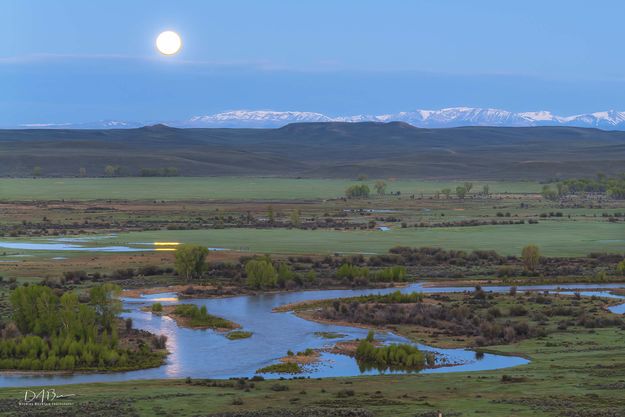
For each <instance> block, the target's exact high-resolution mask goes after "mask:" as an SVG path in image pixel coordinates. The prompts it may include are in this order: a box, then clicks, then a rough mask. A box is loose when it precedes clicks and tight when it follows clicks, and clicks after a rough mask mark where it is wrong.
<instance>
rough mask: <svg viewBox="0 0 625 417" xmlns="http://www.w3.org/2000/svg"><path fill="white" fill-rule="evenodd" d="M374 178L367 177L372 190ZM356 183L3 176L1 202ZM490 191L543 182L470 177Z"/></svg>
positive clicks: (335, 192) (269, 195)
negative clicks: (481, 179)
mask: <svg viewBox="0 0 625 417" xmlns="http://www.w3.org/2000/svg"><path fill="white" fill-rule="evenodd" d="M374 182H375V180H374V179H371V180H368V181H365V183H367V184H369V186H370V187H371V188H372V189H373V187H372V186H373V183H374ZM355 183H357V182H356V181H350V180H341V179H292V178H240V177H175V178H40V179H33V178H3V179H0V200H4V201H16V200H18V201H22V200H23V201H31V200H62V199H65V200H104V199H113V200H167V201H171V200H259V199H260V200H295V199H328V198H336V197H342V196H343V195H344V191H345V189H346V188H347V187H348V186H350V185H353V184H355ZM387 183H388V187H387V191H388V192H391V191H401V193H402V194H404V195H406V194H417V195H418V194H420V193H424V194H432V193H434V192H435V191H437V190H440V189H443V188H451V189H452V190H455V188H456V186H458V185H461V184H462V181H460V180H459V181H421V180H397V181H391V180H387ZM483 184H488V185H489V186H490V191H491V192H492V193H504V192H509V193H536V192H540V190H541V185H540V184H538V183H537V182H530V181H527V182H525V181H506V182H497V181H488V182H484V181H474V182H473V190H474V192H479V191H481V189H482V185H483Z"/></svg>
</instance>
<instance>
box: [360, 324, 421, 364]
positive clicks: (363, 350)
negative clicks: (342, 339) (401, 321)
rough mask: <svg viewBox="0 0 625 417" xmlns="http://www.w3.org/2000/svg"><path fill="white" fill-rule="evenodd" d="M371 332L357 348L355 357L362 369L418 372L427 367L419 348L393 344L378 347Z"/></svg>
mask: <svg viewBox="0 0 625 417" xmlns="http://www.w3.org/2000/svg"><path fill="white" fill-rule="evenodd" d="M373 337H374V336H373V332H372V331H370V332H369V334H368V335H367V338H366V339H363V340H361V341H360V343H359V344H358V347H357V348H356V353H355V355H354V356H355V357H356V360H357V361H358V364H359V366H360V367H361V368H370V367H373V368H376V369H379V370H381V371H384V370H387V369H390V370H418V369H422V368H423V367H424V366H425V362H426V356H425V355H424V354H423V352H421V351H420V350H419V349H418V348H417V347H415V346H413V345H409V344H392V345H387V346H380V347H376V346H375V345H374V340H373Z"/></svg>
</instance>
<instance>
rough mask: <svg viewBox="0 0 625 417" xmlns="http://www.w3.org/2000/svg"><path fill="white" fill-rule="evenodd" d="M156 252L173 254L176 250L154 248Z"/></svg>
mask: <svg viewBox="0 0 625 417" xmlns="http://www.w3.org/2000/svg"><path fill="white" fill-rule="evenodd" d="M154 250H155V251H156V252H175V251H176V248H156V249H154Z"/></svg>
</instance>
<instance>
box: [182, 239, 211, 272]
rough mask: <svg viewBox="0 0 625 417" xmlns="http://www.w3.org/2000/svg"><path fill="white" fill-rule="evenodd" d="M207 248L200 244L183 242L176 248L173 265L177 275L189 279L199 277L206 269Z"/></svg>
mask: <svg viewBox="0 0 625 417" xmlns="http://www.w3.org/2000/svg"><path fill="white" fill-rule="evenodd" d="M207 256H208V248H206V247H204V246H200V245H192V244H184V245H180V246H178V247H177V248H176V255H175V261H174V266H175V267H176V272H178V275H180V276H183V277H185V279H187V280H190V279H193V278H199V277H201V276H202V274H203V273H204V271H205V270H206V266H207V265H206V257H207Z"/></svg>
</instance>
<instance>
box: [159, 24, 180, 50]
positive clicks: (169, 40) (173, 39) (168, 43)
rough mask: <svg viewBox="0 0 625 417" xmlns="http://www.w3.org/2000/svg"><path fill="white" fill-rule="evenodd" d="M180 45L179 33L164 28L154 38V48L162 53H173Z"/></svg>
mask: <svg viewBox="0 0 625 417" xmlns="http://www.w3.org/2000/svg"><path fill="white" fill-rule="evenodd" d="M181 47H182V40H181V39H180V35H178V34H177V33H176V32H174V31H171V30H166V31H165V32H162V33H161V34H160V35H158V37H157V38H156V49H158V51H159V52H160V53H161V54H163V55H174V54H175V53H177V52H178V51H179V50H180V48H181Z"/></svg>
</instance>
